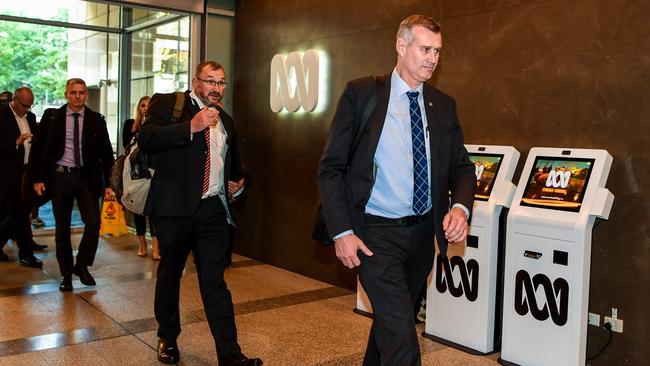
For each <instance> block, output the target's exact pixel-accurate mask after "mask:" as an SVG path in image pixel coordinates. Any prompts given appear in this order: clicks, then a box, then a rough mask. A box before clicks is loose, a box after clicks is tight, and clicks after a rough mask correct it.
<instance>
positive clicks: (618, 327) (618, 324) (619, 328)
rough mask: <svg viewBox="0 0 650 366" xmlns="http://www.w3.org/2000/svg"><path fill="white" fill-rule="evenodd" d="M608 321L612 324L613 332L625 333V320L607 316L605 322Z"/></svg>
mask: <svg viewBox="0 0 650 366" xmlns="http://www.w3.org/2000/svg"><path fill="white" fill-rule="evenodd" d="M606 323H610V324H611V325H612V332H617V333H623V320H621V319H618V318H612V317H610V316H606V317H605V323H604V324H606Z"/></svg>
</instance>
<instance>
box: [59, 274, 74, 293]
mask: <svg viewBox="0 0 650 366" xmlns="http://www.w3.org/2000/svg"><path fill="white" fill-rule="evenodd" d="M59 291H72V278H70V277H63V279H62V280H61V284H60V285H59Z"/></svg>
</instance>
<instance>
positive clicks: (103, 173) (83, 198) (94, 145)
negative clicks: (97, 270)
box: [27, 78, 114, 291]
mask: <svg viewBox="0 0 650 366" xmlns="http://www.w3.org/2000/svg"><path fill="white" fill-rule="evenodd" d="M65 98H66V99H67V100H68V103H66V104H64V105H63V106H62V107H61V108H58V109H54V108H50V109H47V110H46V111H45V112H44V113H43V118H41V123H40V126H39V129H38V134H37V135H36V137H35V138H34V141H33V142H32V152H31V154H30V156H29V165H28V168H27V175H28V178H29V180H30V181H31V182H33V187H34V190H35V191H36V194H37V195H39V196H42V195H43V194H44V193H45V190H48V191H49V192H50V196H51V197H52V211H53V213H54V221H55V225H56V229H55V242H56V259H57V261H58V262H59V270H60V271H61V276H62V280H61V284H60V285H59V290H61V291H72V290H73V287H72V275H73V274H75V275H77V276H79V279H80V280H81V283H83V284H84V285H87V286H94V285H95V279H94V278H93V276H92V275H91V274H90V272H89V271H88V267H89V266H92V265H93V262H94V261H95V254H96V253H97V246H98V244H99V226H100V222H101V221H100V211H99V199H100V197H102V195H104V194H108V195H113V191H112V190H111V189H110V188H108V187H107V186H106V184H107V182H108V181H109V177H110V175H111V168H112V167H113V162H114V158H113V147H112V145H111V141H110V138H109V136H108V129H107V127H106V120H105V119H104V116H102V115H101V114H99V113H97V112H95V111H93V110H91V109H90V108H88V107H87V106H86V100H87V99H88V88H87V87H86V82H85V81H84V80H82V79H79V78H72V79H69V80H68V81H67V83H66V86H65ZM75 200H76V201H77V205H78V207H79V213H80V214H81V218H82V220H83V222H84V231H83V236H82V237H81V242H80V243H79V250H78V252H77V257H76V263H75V260H74V256H73V250H72V241H71V238H70V234H71V233H70V221H71V218H72V208H73V203H74V201H75Z"/></svg>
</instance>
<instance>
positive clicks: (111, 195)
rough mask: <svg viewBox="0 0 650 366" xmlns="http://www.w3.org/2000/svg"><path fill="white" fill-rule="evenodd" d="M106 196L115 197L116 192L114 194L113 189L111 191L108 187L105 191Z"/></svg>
mask: <svg viewBox="0 0 650 366" xmlns="http://www.w3.org/2000/svg"><path fill="white" fill-rule="evenodd" d="M104 196H110V197H115V192H113V189H111V187H106V189H105V190H104Z"/></svg>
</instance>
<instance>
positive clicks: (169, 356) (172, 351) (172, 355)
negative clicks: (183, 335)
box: [158, 338, 181, 363]
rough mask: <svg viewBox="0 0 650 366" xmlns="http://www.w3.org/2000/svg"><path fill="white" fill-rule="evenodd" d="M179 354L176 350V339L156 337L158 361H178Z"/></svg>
mask: <svg viewBox="0 0 650 366" xmlns="http://www.w3.org/2000/svg"><path fill="white" fill-rule="evenodd" d="M180 359H181V354H180V352H178V346H177V345H176V341H168V340H165V339H162V338H158V361H160V362H162V363H178V361H179V360H180Z"/></svg>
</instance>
